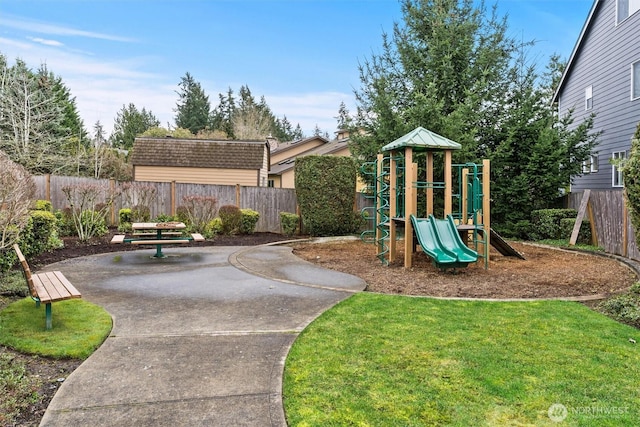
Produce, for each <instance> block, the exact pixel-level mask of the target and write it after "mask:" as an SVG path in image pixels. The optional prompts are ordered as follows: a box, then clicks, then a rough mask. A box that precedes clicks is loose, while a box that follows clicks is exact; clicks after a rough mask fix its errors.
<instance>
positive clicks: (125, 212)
mask: <svg viewBox="0 0 640 427" xmlns="http://www.w3.org/2000/svg"><path fill="white" fill-rule="evenodd" d="M118 220H119V221H120V222H121V223H123V222H128V223H132V222H133V220H132V216H131V209H129V208H122V209H120V210H119V211H118Z"/></svg>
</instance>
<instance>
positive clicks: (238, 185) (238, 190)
mask: <svg viewBox="0 0 640 427" xmlns="http://www.w3.org/2000/svg"><path fill="white" fill-rule="evenodd" d="M236 206H237V207H238V208H240V207H241V206H240V184H236Z"/></svg>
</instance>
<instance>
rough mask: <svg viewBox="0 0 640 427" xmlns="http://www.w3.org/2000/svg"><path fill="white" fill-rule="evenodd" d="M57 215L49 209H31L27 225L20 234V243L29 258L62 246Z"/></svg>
mask: <svg viewBox="0 0 640 427" xmlns="http://www.w3.org/2000/svg"><path fill="white" fill-rule="evenodd" d="M57 222H58V220H57V219H56V217H55V215H54V214H52V213H51V212H48V211H31V216H30V218H29V222H27V226H26V227H25V228H24V230H23V232H22V234H21V235H20V240H19V245H20V248H21V249H22V252H23V253H24V256H25V257H27V258H30V257H35V256H38V255H40V254H41V253H43V252H46V251H49V250H51V249H55V248H58V247H60V246H61V244H62V242H61V241H60V239H59V238H58V230H57Z"/></svg>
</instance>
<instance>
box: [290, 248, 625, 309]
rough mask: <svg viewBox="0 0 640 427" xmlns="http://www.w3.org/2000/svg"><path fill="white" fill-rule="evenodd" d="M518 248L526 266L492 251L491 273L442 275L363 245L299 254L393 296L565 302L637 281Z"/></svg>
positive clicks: (582, 257) (425, 263) (591, 258)
mask: <svg viewBox="0 0 640 427" xmlns="http://www.w3.org/2000/svg"><path fill="white" fill-rule="evenodd" d="M512 246H513V247H514V248H515V249H516V250H517V251H518V252H520V253H521V254H523V255H524V256H525V258H526V260H521V259H518V258H514V257H505V256H502V255H500V254H499V253H497V252H494V251H493V250H492V252H491V254H490V257H489V259H490V261H489V269H488V270H485V269H484V265H483V263H481V262H480V263H477V264H470V265H469V266H468V267H467V268H461V269H457V270H455V271H445V272H443V271H441V270H440V269H438V268H436V267H434V266H433V265H432V264H431V261H430V260H429V258H428V257H427V256H426V255H424V253H422V252H420V253H417V254H415V255H414V263H413V267H412V268H404V253H403V251H402V249H400V250H399V253H398V256H397V258H396V260H395V262H392V263H391V264H390V265H389V266H383V265H382V263H381V262H380V260H378V259H377V257H376V247H375V246H374V245H373V244H366V243H363V242H361V241H359V240H356V241H346V242H334V243H330V244H311V243H302V244H296V245H295V246H294V253H295V254H296V255H297V256H299V257H301V258H304V259H306V260H308V261H311V262H314V263H316V264H318V265H321V266H323V267H326V268H330V269H333V270H338V271H343V272H346V273H351V274H354V275H356V276H359V277H361V278H362V279H364V280H365V281H366V282H367V284H368V287H367V290H368V291H371V292H381V293H387V294H404V295H424V296H434V297H455V298H497V299H510V298H559V297H577V296H596V295H610V294H614V293H618V292H621V291H623V290H625V289H627V288H629V287H630V286H631V285H632V284H633V283H635V281H636V280H637V277H636V275H635V273H634V272H633V270H631V269H630V268H629V267H627V266H626V265H624V264H622V263H621V262H619V261H616V260H614V259H610V258H605V257H602V256H596V255H592V254H584V253H581V252H574V251H565V250H558V249H553V248H547V247H540V246H536V245H531V244H525V243H516V242H513V243H512Z"/></svg>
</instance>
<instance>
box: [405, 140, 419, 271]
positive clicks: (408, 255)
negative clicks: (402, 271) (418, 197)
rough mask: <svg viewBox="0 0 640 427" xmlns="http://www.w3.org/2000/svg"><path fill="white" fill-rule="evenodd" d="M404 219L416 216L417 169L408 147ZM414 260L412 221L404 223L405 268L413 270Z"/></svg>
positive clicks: (406, 151)
mask: <svg viewBox="0 0 640 427" xmlns="http://www.w3.org/2000/svg"><path fill="white" fill-rule="evenodd" d="M404 168H405V169H404V206H405V208H404V217H405V218H410V217H411V215H412V214H413V215H415V214H416V208H415V201H414V200H415V197H414V191H415V190H414V188H413V187H414V185H413V182H414V179H415V178H414V176H415V173H414V171H416V168H415V166H414V164H413V149H412V148H411V147H407V148H406V149H405V159H404ZM412 258H413V225H412V224H411V221H405V222H404V266H405V268H411V264H412Z"/></svg>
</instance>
